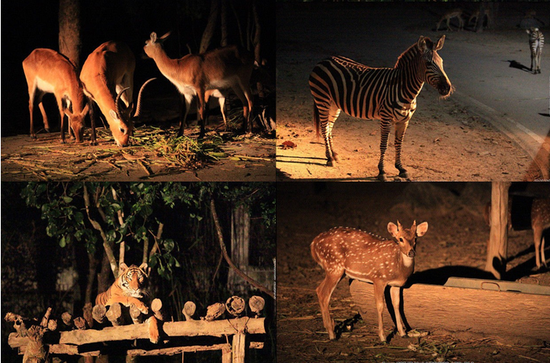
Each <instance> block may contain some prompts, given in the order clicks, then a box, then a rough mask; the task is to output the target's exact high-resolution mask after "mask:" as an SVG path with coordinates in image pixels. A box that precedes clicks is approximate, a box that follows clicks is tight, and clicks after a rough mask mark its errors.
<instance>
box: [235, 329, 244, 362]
mask: <svg viewBox="0 0 550 363" xmlns="http://www.w3.org/2000/svg"><path fill="white" fill-rule="evenodd" d="M245 342H246V334H244V333H243V332H241V331H239V332H238V333H237V334H235V335H233V360H232V362H233V363H244V356H245V354H246V345H245Z"/></svg>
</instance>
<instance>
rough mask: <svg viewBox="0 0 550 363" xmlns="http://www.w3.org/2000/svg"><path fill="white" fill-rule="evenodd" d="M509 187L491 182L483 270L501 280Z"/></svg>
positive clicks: (506, 247)
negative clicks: (489, 224)
mask: <svg viewBox="0 0 550 363" xmlns="http://www.w3.org/2000/svg"><path fill="white" fill-rule="evenodd" d="M509 187H510V183H509V182H493V184H492V191H491V216H490V218H491V232H490V235H489V242H488V244H487V264H486V265H485V270H487V271H489V272H491V273H492V274H493V275H495V277H496V278H497V279H501V278H502V276H503V275H504V273H505V272H506V255H507V250H508V188H509Z"/></svg>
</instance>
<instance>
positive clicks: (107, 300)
mask: <svg viewBox="0 0 550 363" xmlns="http://www.w3.org/2000/svg"><path fill="white" fill-rule="evenodd" d="M150 271H151V268H150V267H148V265H147V263H145V262H144V263H142V264H141V265H140V266H139V267H137V266H136V265H131V266H130V267H128V265H126V264H125V263H124V262H123V263H121V264H120V266H119V275H118V277H117V279H116V280H115V282H114V283H113V284H112V285H111V286H110V287H109V289H107V291H105V292H102V293H100V294H98V295H97V297H96V299H95V303H96V305H103V306H110V305H113V304H116V303H120V304H123V305H124V306H130V305H132V304H133V305H135V306H136V307H137V308H138V309H139V311H141V312H142V313H143V314H145V315H147V314H149V308H148V307H147V305H145V303H144V302H143V301H142V300H144V299H147V292H146V287H147V283H148V280H149V273H150ZM147 321H148V324H149V340H150V341H151V342H152V343H155V344H156V343H158V341H159V329H158V321H157V319H156V318H155V317H154V316H151V317H149V318H148V319H147Z"/></svg>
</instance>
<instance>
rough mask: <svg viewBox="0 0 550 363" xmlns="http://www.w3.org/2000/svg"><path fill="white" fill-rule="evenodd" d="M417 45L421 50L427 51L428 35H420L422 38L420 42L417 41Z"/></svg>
mask: <svg viewBox="0 0 550 363" xmlns="http://www.w3.org/2000/svg"><path fill="white" fill-rule="evenodd" d="M416 46H417V47H418V49H419V50H420V51H421V52H425V51H426V48H427V46H426V37H424V36H420V39H418V42H417V43H416Z"/></svg>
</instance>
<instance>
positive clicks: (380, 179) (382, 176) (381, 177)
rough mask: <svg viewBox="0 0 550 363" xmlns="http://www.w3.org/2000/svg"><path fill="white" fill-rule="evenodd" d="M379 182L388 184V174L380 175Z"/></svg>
mask: <svg viewBox="0 0 550 363" xmlns="http://www.w3.org/2000/svg"><path fill="white" fill-rule="evenodd" d="M377 178H378V180H379V181H381V182H387V181H388V179H387V178H386V173H380V174H378V177H377Z"/></svg>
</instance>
